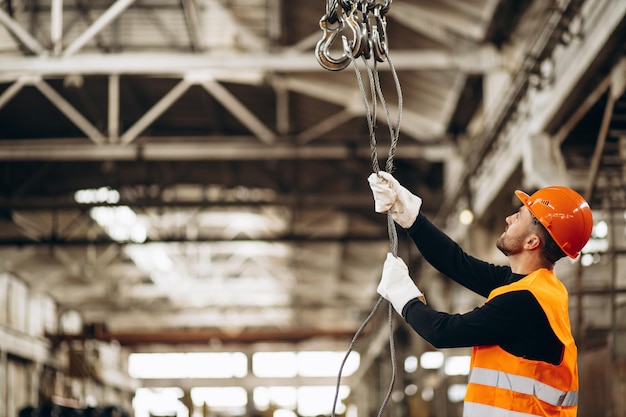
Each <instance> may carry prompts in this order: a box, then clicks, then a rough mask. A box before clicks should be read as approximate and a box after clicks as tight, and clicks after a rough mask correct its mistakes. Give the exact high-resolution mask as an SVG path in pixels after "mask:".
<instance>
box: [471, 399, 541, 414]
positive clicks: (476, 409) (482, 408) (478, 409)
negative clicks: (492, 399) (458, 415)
mask: <svg viewBox="0 0 626 417" xmlns="http://www.w3.org/2000/svg"><path fill="white" fill-rule="evenodd" d="M471 416H485V417H487V416H489V417H537V415H536V414H528V413H520V412H519V411H511V410H505V409H504V408H498V407H494V406H493V405H485V404H479V403H472V402H465V404H464V405H463V417H471Z"/></svg>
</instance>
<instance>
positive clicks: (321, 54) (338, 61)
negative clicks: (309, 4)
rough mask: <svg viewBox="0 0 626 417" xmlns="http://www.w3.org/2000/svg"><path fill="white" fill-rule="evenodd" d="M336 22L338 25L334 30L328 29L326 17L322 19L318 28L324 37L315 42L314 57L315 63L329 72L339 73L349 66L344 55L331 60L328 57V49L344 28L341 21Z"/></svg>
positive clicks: (348, 59)
mask: <svg viewBox="0 0 626 417" xmlns="http://www.w3.org/2000/svg"><path fill="white" fill-rule="evenodd" d="M338 22H339V24H338V25H337V27H336V28H329V27H328V19H327V17H326V16H324V17H322V19H321V20H320V27H321V28H322V30H323V31H324V35H323V36H322V39H320V40H319V41H318V42H317V45H315V57H316V58H317V62H318V63H319V64H320V65H321V66H322V67H323V68H325V69H327V70H329V71H340V70H342V69H344V68H346V67H347V66H348V65H349V64H350V58H349V57H348V56H346V55H345V54H343V55H341V57H339V58H333V57H332V56H331V55H330V50H329V49H330V47H331V45H332V43H333V41H334V40H335V38H336V37H337V35H338V34H339V32H340V31H341V30H342V29H343V26H344V24H343V20H341V19H339V21H338Z"/></svg>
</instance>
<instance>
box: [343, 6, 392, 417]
mask: <svg viewBox="0 0 626 417" xmlns="http://www.w3.org/2000/svg"><path fill="white" fill-rule="evenodd" d="M337 1H338V0H337ZM343 47H344V51H345V53H346V55H347V56H349V57H350V60H351V62H352V65H353V67H354V69H355V74H356V78H357V83H358V85H359V90H360V92H361V96H362V98H363V104H364V106H365V116H366V120H367V126H368V130H369V137H370V148H371V153H372V168H373V170H374V172H375V173H376V174H378V173H379V172H380V166H379V164H378V152H377V149H376V123H375V121H376V114H377V100H380V102H381V105H382V106H383V108H384V109H385V115H386V118H387V125H388V127H389V133H390V137H391V144H390V146H389V154H388V156H387V161H386V163H385V170H386V171H387V172H389V173H391V172H392V171H393V159H394V157H395V153H396V148H397V144H398V139H399V136H400V122H401V119H402V107H403V98H402V89H401V86H400V80H399V78H398V74H397V71H396V69H395V67H394V66H393V63H392V62H391V60H390V58H389V55H388V53H387V51H385V58H386V61H387V63H388V64H389V68H390V71H391V74H392V76H393V79H394V83H395V87H396V91H397V95H398V116H397V119H396V122H395V125H394V123H393V122H392V120H391V111H390V110H389V106H388V105H387V102H386V100H385V97H384V94H383V91H382V87H381V84H380V77H379V74H378V69H377V68H378V67H377V63H376V60H374V68H373V69H372V67H371V66H370V65H369V63H368V62H367V59H366V58H365V57H364V56H363V57H362V61H363V62H364V64H365V68H366V72H367V74H368V78H369V85H370V94H371V98H370V99H371V104H370V102H369V101H368V97H367V93H366V91H365V86H364V83H363V77H362V75H361V72H360V70H359V68H358V65H357V62H356V58H355V57H354V56H353V54H352V53H351V48H350V45H349V43H348V41H347V39H346V38H345V37H344V38H343ZM387 231H388V234H389V241H390V251H391V253H392V254H393V255H394V256H397V255H398V234H397V230H396V226H395V222H394V220H393V217H392V216H391V212H388V213H387ZM383 300H384V298H383V297H382V296H380V297H379V298H378V300H377V301H376V304H375V305H374V307H373V308H372V310H371V312H370V313H369V315H368V316H367V317H366V318H365V320H364V321H363V323H362V324H361V325H360V326H359V328H358V329H357V331H356V333H355V334H354V336H353V338H352V341H351V342H350V345H349V346H348V349H347V351H346V354H345V356H344V358H343V360H342V362H341V365H340V367H339V373H338V376H337V386H336V390H335V398H334V401H333V408H332V412H331V416H332V417H335V415H336V414H335V411H336V407H337V402H338V399H339V389H340V387H341V376H342V373H343V368H344V366H345V364H346V361H347V360H348V357H349V356H350V353H352V351H353V350H354V346H355V345H356V342H357V340H358V338H359V337H360V336H361V333H362V332H363V330H364V329H365V327H366V326H367V325H368V324H369V322H370V321H371V320H372V318H373V317H374V315H375V314H376V312H377V311H378V308H379V307H380V305H381V303H382V301H383ZM388 323H389V350H390V356H391V364H392V372H391V381H390V384H389V388H388V390H387V393H386V395H385V398H384V399H383V402H382V403H381V406H380V409H379V411H378V415H377V417H381V416H382V414H383V412H384V411H385V408H386V407H387V404H388V403H389V399H390V398H391V394H392V392H393V387H394V385H395V380H396V376H397V364H396V348H395V341H394V338H393V306H392V305H391V303H389V306H388Z"/></svg>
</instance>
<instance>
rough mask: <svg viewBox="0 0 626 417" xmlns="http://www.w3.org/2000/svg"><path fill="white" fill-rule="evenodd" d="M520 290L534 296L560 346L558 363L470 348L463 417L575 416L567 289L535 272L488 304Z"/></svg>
mask: <svg viewBox="0 0 626 417" xmlns="http://www.w3.org/2000/svg"><path fill="white" fill-rule="evenodd" d="M519 290H528V291H530V292H531V293H532V294H533V295H534V296H535V298H536V299H537V301H538V302H539V304H540V305H541V308H542V309H543V311H544V312H545V313H546V316H547V318H548V321H549V322H550V326H551V327H552V330H553V331H554V333H555V334H556V336H557V337H558V338H559V340H560V341H561V342H562V343H563V345H564V346H565V349H564V352H563V358H562V360H561V363H560V364H559V365H553V364H550V363H547V362H543V361H536V360H529V359H524V358H521V357H518V356H515V355H512V354H510V353H508V352H506V351H505V350H504V349H502V348H501V347H500V346H498V345H488V346H476V347H474V348H473V350H472V359H471V362H470V376H469V383H468V386H467V393H466V395H465V404H464V408H463V417H478V416H480V417H483V416H490V417H500V416H502V417H504V416H506V417H527V416H551V417H554V416H558V417H575V416H576V412H577V408H578V366H577V363H576V358H577V349H576V344H575V343H574V337H573V336H572V332H571V328H570V322H569V314H568V306H567V290H566V289H565V286H564V285H563V283H561V281H559V280H558V279H557V278H556V276H555V275H554V272H552V271H549V270H547V269H539V270H537V271H535V272H533V273H531V274H530V275H527V276H526V277H524V278H522V279H520V280H519V281H517V282H514V283H512V284H509V285H504V286H502V287H499V288H496V289H495V290H493V291H491V293H490V294H489V298H488V299H487V300H488V301H489V300H491V299H492V298H494V297H496V296H498V295H500V294H503V293H507V292H511V291H519Z"/></svg>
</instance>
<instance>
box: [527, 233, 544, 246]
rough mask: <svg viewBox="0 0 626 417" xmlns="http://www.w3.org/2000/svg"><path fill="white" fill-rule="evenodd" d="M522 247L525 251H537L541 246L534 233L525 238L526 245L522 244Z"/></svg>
mask: <svg viewBox="0 0 626 417" xmlns="http://www.w3.org/2000/svg"><path fill="white" fill-rule="evenodd" d="M524 246H525V247H526V249H531V250H533V249H539V247H540V246H541V239H539V236H538V235H537V234H536V233H531V234H529V235H528V237H527V238H526V243H525V244H524Z"/></svg>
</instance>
